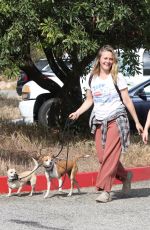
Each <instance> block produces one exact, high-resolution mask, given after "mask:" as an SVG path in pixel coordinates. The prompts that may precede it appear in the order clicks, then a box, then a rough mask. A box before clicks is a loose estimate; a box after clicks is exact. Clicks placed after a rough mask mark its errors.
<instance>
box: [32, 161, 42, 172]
mask: <svg viewBox="0 0 150 230" xmlns="http://www.w3.org/2000/svg"><path fill="white" fill-rule="evenodd" d="M32 160H33V162H34V164H35V166H34V168H33V170H32V171H31V173H33V172H34V171H36V170H37V169H38V168H39V166H40V165H39V163H38V162H37V160H35V158H33V157H32Z"/></svg>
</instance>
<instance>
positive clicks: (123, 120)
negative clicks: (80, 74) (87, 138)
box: [69, 45, 143, 202]
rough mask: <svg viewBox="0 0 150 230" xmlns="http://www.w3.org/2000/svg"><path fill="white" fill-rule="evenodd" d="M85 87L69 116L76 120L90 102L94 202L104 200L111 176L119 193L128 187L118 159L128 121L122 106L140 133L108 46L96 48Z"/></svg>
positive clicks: (128, 180) (129, 176)
mask: <svg viewBox="0 0 150 230" xmlns="http://www.w3.org/2000/svg"><path fill="white" fill-rule="evenodd" d="M86 88H87V92H86V100H85V101H84V102H83V104H82V105H81V107H80V108H79V109H78V110H77V111H75V112H74V113H71V114H70V115H69V118H70V119H73V120H76V119H78V118H79V116H80V115H81V114H82V113H84V112H85V111H86V110H88V109H89V108H90V107H91V106H92V104H93V103H94V108H93V112H92V117H91V119H90V123H91V132H92V133H93V134H94V135H95V143H96V150H97V155H98V159H99V162H100V169H99V172H98V176H97V181H96V187H97V191H100V195H99V196H98V197H97V199H96V201H97V202H108V201H110V200H111V194H110V191H111V188H112V185H113V182H114V179H115V178H117V179H119V180H121V181H122V183H123V188H122V190H123V192H128V191H129V189H130V187H131V179H132V173H131V172H127V171H126V170H125V169H124V167H123V166H122V164H121V162H120V160H119V159H120V155H121V152H123V151H125V150H126V148H127V147H128V145H129V122H128V118H127V113H126V110H125V107H127V109H128V110H129V112H130V114H131V116H132V117H133V119H134V122H135V125H136V129H137V130H138V133H139V134H141V133H142V132H143V127H142V126H141V124H140V123H139V120H138V117H137V114H136V111H135V108H134V105H133V103H132V100H131V99H130V97H129V94H128V89H127V84H126V81H125V80H124V78H123V76H122V74H120V73H118V66H117V58H116V55H115V52H114V50H113V48H112V47H111V46H109V45H106V46H103V47H102V48H101V49H100V50H99V52H98V55H97V58H96V64H95V66H94V68H93V70H92V72H91V74H90V77H89V79H88V81H87V87H86Z"/></svg>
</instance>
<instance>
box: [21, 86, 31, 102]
mask: <svg viewBox="0 0 150 230" xmlns="http://www.w3.org/2000/svg"><path fill="white" fill-rule="evenodd" d="M30 92H31V91H30V87H29V86H28V85H24V86H23V88H22V99H23V100H28V99H29V98H30Z"/></svg>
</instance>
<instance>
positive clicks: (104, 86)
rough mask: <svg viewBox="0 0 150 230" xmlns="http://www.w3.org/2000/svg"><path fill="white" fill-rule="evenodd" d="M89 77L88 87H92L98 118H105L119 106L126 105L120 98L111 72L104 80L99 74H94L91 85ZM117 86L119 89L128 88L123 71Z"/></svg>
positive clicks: (95, 112) (118, 78)
mask: <svg viewBox="0 0 150 230" xmlns="http://www.w3.org/2000/svg"><path fill="white" fill-rule="evenodd" d="M89 77H90V75H89V76H88V77H87V81H86V89H90V90H91V92H92V95H93V101H94V108H93V110H94V114H95V117H96V119H97V120H104V119H107V118H108V117H110V116H112V115H113V114H115V113H116V110H117V109H118V108H123V107H124V105H123V103H122V101H121V100H120V97H119V94H118V92H117V90H116V88H115V86H114V83H113V79H112V76H111V74H110V75H109V76H108V77H107V79H105V80H103V79H101V78H100V77H99V76H94V77H93V78H92V81H91V87H90V86H89ZM117 86H118V88H119V90H122V89H125V88H127V83H126V80H125V78H124V77H123V75H122V74H121V73H118V77H117Z"/></svg>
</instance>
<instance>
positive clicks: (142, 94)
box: [128, 79, 150, 130]
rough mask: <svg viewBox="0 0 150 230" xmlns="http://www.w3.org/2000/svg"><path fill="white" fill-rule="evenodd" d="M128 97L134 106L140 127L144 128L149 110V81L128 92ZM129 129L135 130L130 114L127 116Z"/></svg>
mask: <svg viewBox="0 0 150 230" xmlns="http://www.w3.org/2000/svg"><path fill="white" fill-rule="evenodd" d="M129 95H130V97H131V99H132V101H133V104H134V106H135V110H136V112H137V115H138V118H139V121H140V123H141V124H142V126H144V124H145V122H146V118H147V113H148V111H149V109H150V79H149V80H146V81H144V82H142V83H140V84H138V85H136V86H134V87H133V88H131V89H130V90H129ZM128 117H129V122H130V127H131V129H132V130H134V129H135V124H134V122H133V119H132V117H131V115H130V114H128Z"/></svg>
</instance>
